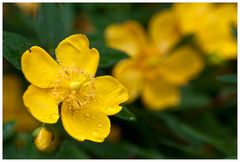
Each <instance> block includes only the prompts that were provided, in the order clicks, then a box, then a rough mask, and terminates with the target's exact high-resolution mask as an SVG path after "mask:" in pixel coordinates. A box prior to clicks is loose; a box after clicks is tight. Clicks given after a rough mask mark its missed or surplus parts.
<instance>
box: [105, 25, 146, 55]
mask: <svg viewBox="0 0 240 162" xmlns="http://www.w3.org/2000/svg"><path fill="white" fill-rule="evenodd" d="M105 38H106V42H107V45H108V46H109V47H111V48H115V49H118V50H121V51H123V52H126V53H127V54H128V55H130V56H132V57H137V56H139V55H141V52H142V51H143V47H144V46H145V44H146V42H145V41H146V35H145V33H144V29H143V27H142V26H141V24H139V23H138V22H136V21H126V22H124V23H121V24H113V25H110V26H108V27H107V29H106V30H105Z"/></svg>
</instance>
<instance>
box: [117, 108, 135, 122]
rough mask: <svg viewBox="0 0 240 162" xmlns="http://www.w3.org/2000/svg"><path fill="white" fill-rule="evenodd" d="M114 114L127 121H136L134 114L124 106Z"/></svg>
mask: <svg viewBox="0 0 240 162" xmlns="http://www.w3.org/2000/svg"><path fill="white" fill-rule="evenodd" d="M115 116H116V117H118V118H120V119H124V120H128V121H137V118H136V116H135V115H134V114H133V113H132V112H131V111H129V110H128V109H127V108H126V107H123V108H122V110H121V111H120V112H119V113H118V114H117V115H115Z"/></svg>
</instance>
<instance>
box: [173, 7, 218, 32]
mask: <svg viewBox="0 0 240 162" xmlns="http://www.w3.org/2000/svg"><path fill="white" fill-rule="evenodd" d="M214 7H215V6H214V5H213V4H211V3H176V4H174V6H173V10H174V12H175V15H176V16H177V19H178V22H179V26H180V29H181V31H182V32H183V33H184V34H191V33H194V32H196V31H198V30H201V28H202V27H204V26H205V25H206V23H207V21H208V19H209V15H210V14H211V12H212V11H213V9H214Z"/></svg>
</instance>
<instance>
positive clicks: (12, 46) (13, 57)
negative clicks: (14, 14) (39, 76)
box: [3, 31, 33, 70]
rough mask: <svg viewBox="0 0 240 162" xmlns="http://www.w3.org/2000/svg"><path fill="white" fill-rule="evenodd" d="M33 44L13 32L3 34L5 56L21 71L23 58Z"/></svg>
mask: <svg viewBox="0 0 240 162" xmlns="http://www.w3.org/2000/svg"><path fill="white" fill-rule="evenodd" d="M32 45H33V44H32V43H31V42H30V41H29V40H28V39H27V38H25V37H23V36H21V35H18V34H16V33H12V32H6V31H5V32H3V56H4V57H5V58H6V59H7V60H8V61H9V62H10V63H11V64H12V65H13V66H15V67H16V68H17V69H19V70H21V56H22V54H23V53H24V52H25V51H26V50H27V49H29V48H30V47H31V46H32Z"/></svg>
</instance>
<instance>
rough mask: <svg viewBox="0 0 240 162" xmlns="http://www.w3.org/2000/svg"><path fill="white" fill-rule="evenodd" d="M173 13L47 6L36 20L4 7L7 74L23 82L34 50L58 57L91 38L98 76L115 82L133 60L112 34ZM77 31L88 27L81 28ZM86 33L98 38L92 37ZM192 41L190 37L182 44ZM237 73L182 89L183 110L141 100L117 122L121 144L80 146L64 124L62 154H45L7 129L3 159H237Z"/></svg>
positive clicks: (231, 65) (151, 8)
mask: <svg viewBox="0 0 240 162" xmlns="http://www.w3.org/2000/svg"><path fill="white" fill-rule="evenodd" d="M169 7H171V4H168V3H162V4H160V3H152V4H144V3H137V4H118V3H114V4H106V3H103V4H100V3H98V4H88V3H79V4H78V3H74V4H60V3H59V4H52V3H45V4H40V5H39V7H38V9H37V11H36V15H29V14H26V13H24V12H23V10H21V9H20V8H18V7H17V6H16V5H15V4H13V3H9V4H7V3H4V4H3V30H4V32H3V55H4V58H5V59H4V74H5V73H16V74H18V75H19V76H21V77H22V78H23V75H22V74H21V71H20V69H21V68H20V57H21V54H22V53H23V52H24V51H25V50H27V49H29V47H30V46H32V45H39V46H41V47H43V48H44V49H46V50H47V51H48V52H49V53H51V54H52V55H53V53H54V49H55V48H56V46H57V44H58V43H59V42H60V41H61V40H62V39H63V38H65V37H66V36H69V35H70V34H73V33H84V34H86V35H87V36H88V37H89V41H90V46H91V47H94V48H97V49H98V50H99V52H100V56H101V59H100V65H99V67H100V68H99V69H98V72H97V75H99V74H101V75H102V74H108V75H109V74H111V69H112V67H113V65H115V63H116V62H118V61H119V60H121V59H123V58H126V57H127V55H126V54H124V53H122V52H120V51H117V50H113V49H110V48H108V47H106V45H105V43H104V35H103V31H104V29H105V27H106V26H107V25H109V24H112V23H115V22H121V21H124V20H128V19H134V20H137V21H139V22H140V23H142V24H143V25H144V26H145V27H146V25H147V22H148V21H149V19H150V17H151V16H152V15H153V14H154V13H157V12H159V11H162V10H165V9H166V8H169ZM82 19H83V20H87V22H85V21H81V20H82ZM83 23H86V24H87V25H86V24H83ZM77 24H81V25H80V28H79V25H77ZM84 25H85V26H84ZM86 26H87V27H88V28H91V30H86ZM89 26H90V27H89ZM234 33H236V31H234ZM191 41H192V40H191V37H189V38H188V37H187V38H184V39H183V40H182V41H181V43H183V44H184V43H189V42H190V43H191ZM15 68H17V69H19V70H15ZM236 73H237V61H236V60H232V61H223V62H221V64H208V65H207V66H206V68H205V70H204V72H203V73H202V74H201V76H199V78H197V79H195V80H193V81H191V82H190V83H189V84H188V85H186V86H185V87H183V88H182V90H181V92H182V101H181V104H180V105H179V106H178V107H176V108H170V109H166V110H164V111H160V112H158V111H149V110H147V109H144V108H143V105H142V103H141V102H140V100H137V101H136V102H134V103H132V104H129V105H127V108H126V107H124V108H123V109H122V111H121V112H120V113H119V114H117V115H115V116H112V117H110V118H111V122H112V123H113V124H114V123H117V124H118V125H119V126H120V127H121V129H122V131H121V132H122V134H121V139H120V140H119V141H117V142H112V141H111V140H110V139H106V140H105V142H104V143H94V142H90V141H85V142H78V141H76V140H74V139H72V138H71V137H70V136H69V135H68V134H66V132H65V131H64V130H63V128H62V125H61V123H60V122H58V124H57V125H56V126H50V127H56V129H58V130H59V132H60V134H61V138H60V139H61V142H60V146H59V148H58V149H57V150H55V151H54V152H50V153H44V152H39V151H38V150H36V148H35V146H34V143H33V141H32V136H31V133H26V132H18V133H17V132H14V121H10V122H8V123H6V124H4V126H3V158H4V159H18V158H24V159H33V158H39V159H46V158H48V159H55V158H57V159H80V158H82V159H86V158H110V159H114V158H123V159H126V158H167V159H172V158H225V159H232V158H237V84H236V83H237V80H236V78H237V75H236ZM25 85H27V82H26V81H25ZM122 119H126V120H122ZM136 119H137V120H136ZM131 121H136V122H131Z"/></svg>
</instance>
